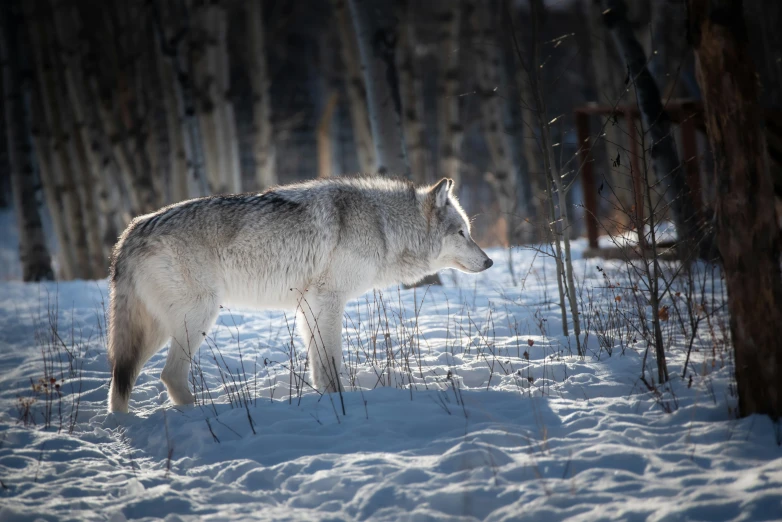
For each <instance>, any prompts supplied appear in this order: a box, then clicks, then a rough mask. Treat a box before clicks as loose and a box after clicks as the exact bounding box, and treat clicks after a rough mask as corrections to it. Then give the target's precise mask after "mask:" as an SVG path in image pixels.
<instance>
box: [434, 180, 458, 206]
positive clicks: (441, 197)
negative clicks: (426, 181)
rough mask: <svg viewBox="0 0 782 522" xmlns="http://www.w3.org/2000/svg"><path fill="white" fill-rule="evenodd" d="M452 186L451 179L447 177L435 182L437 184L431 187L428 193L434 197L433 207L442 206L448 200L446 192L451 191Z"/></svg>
mask: <svg viewBox="0 0 782 522" xmlns="http://www.w3.org/2000/svg"><path fill="white" fill-rule="evenodd" d="M452 187H453V180H452V179H449V178H443V179H441V180H440V181H438V182H437V185H435V186H434V187H432V189H431V190H430V191H429V194H430V195H431V197H432V198H434V206H435V207H438V208H440V207H444V206H445V204H446V203H447V202H448V193H449V192H451V188H452Z"/></svg>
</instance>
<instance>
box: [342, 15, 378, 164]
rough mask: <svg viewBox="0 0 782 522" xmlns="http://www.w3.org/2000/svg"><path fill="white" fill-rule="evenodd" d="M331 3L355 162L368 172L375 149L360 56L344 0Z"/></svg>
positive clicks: (372, 162)
mask: <svg viewBox="0 0 782 522" xmlns="http://www.w3.org/2000/svg"><path fill="white" fill-rule="evenodd" d="M331 3H332V6H333V8H334V14H335V17H336V21H337V27H338V29H339V39H340V52H341V55H342V63H343V66H344V67H345V87H346V90H347V94H348V106H349V108H350V121H351V124H352V126H353V142H354V143H355V146H356V156H357V157H358V166H359V168H360V169H361V172H372V171H373V170H374V168H375V149H374V145H373V143H372V131H371V130H370V127H369V114H368V113H367V91H366V88H365V87H364V78H363V76H362V74H361V57H360V56H359V51H358V45H357V43H356V33H355V30H354V29H353V25H352V24H351V21H350V14H349V13H348V8H347V5H346V0H332V2H331Z"/></svg>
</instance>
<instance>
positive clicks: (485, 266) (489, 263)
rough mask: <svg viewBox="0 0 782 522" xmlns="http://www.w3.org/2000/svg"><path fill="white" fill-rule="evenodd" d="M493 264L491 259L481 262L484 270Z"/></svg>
mask: <svg viewBox="0 0 782 522" xmlns="http://www.w3.org/2000/svg"><path fill="white" fill-rule="evenodd" d="M493 264H494V261H492V260H491V259H487V260H486V261H484V262H483V269H484V270H486V269H487V268H491V265H493Z"/></svg>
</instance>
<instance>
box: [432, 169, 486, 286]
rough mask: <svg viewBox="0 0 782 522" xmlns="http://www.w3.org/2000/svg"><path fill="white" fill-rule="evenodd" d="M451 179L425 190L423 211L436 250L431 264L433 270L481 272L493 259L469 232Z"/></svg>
mask: <svg viewBox="0 0 782 522" xmlns="http://www.w3.org/2000/svg"><path fill="white" fill-rule="evenodd" d="M452 189H453V180H451V179H447V178H444V179H442V180H440V181H439V182H438V183H437V184H436V185H434V186H433V187H431V188H430V189H429V190H428V193H427V196H426V205H425V207H426V212H427V213H428V217H429V223H430V227H432V229H433V230H432V231H431V232H432V236H433V238H436V242H437V243H439V244H438V246H439V247H440V248H439V252H436V256H435V258H434V260H433V263H432V268H433V269H434V270H442V269H444V268H455V269H457V270H461V271H462V272H468V273H472V274H474V273H478V272H483V271H484V270H486V269H487V268H489V267H490V266H492V265H493V264H494V262H493V261H492V260H491V259H489V256H487V255H486V252H484V251H483V250H481V247H479V246H478V245H477V244H476V243H475V241H473V240H472V236H471V235H470V220H469V219H467V215H466V214H465V213H464V210H462V207H461V206H460V205H459V201H458V200H457V199H456V196H454V194H453V192H452Z"/></svg>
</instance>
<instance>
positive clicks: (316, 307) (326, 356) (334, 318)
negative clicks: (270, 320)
mask: <svg viewBox="0 0 782 522" xmlns="http://www.w3.org/2000/svg"><path fill="white" fill-rule="evenodd" d="M345 302H346V299H345V296H344V295H343V294H341V293H339V292H317V291H316V292H313V291H308V292H307V293H305V294H304V296H303V297H302V298H301V300H300V302H299V308H298V310H297V323H298V327H299V333H300V334H301V336H302V338H303V339H304V344H305V346H307V357H308V359H309V365H310V369H311V372H312V385H313V387H315V388H316V389H317V390H320V391H326V392H336V391H338V390H339V370H340V369H341V368H342V314H343V313H344V311H345Z"/></svg>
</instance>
